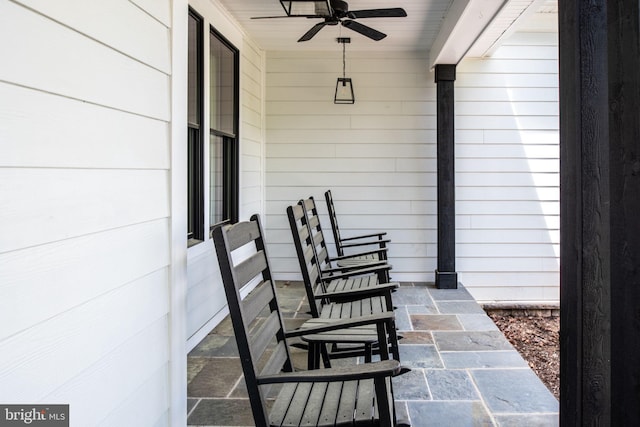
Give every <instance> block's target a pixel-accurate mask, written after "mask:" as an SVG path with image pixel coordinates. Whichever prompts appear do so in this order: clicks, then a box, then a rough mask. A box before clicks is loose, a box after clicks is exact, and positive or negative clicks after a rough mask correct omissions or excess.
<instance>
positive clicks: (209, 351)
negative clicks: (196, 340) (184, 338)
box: [189, 334, 235, 357]
mask: <svg viewBox="0 0 640 427" xmlns="http://www.w3.org/2000/svg"><path fill="white" fill-rule="evenodd" d="M229 340H231V341H234V342H235V339H234V338H230V337H228V336H222V335H217V334H209V335H207V336H206V337H204V339H203V340H202V341H200V344H198V345H197V346H196V347H195V348H194V349H193V350H191V352H190V353H189V357H215V356H216V355H217V353H218V352H219V350H220V348H221V347H223V346H224V345H225V344H227V342H229Z"/></svg>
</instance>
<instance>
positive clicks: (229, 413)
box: [187, 399, 255, 426]
mask: <svg viewBox="0 0 640 427" xmlns="http://www.w3.org/2000/svg"><path fill="white" fill-rule="evenodd" d="M187 423H188V424H189V425H200V426H202V425H205V426H210V425H217V426H253V425H255V423H254V421H253V414H252V413H251V405H250V404H249V399H202V400H201V401H200V402H199V403H198V405H197V406H196V407H195V409H194V410H193V412H192V413H191V415H190V416H189V418H187Z"/></svg>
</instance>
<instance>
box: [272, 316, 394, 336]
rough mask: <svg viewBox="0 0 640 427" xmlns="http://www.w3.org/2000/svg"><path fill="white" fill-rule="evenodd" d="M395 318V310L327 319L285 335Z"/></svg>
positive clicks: (343, 327)
mask: <svg viewBox="0 0 640 427" xmlns="http://www.w3.org/2000/svg"><path fill="white" fill-rule="evenodd" d="M394 318H395V314H394V313H393V312H385V313H380V314H372V315H369V316H358V317H352V318H349V319H338V320H335V321H331V319H327V323H326V324H324V325H317V326H310V327H306V328H298V329H294V330H292V331H287V332H285V337H286V338H292V337H300V336H303V335H313V334H320V333H323V332H331V331H336V330H340V329H345V328H353V327H356V326H365V325H380V324H384V323H388V322H390V321H391V320H393V319H394Z"/></svg>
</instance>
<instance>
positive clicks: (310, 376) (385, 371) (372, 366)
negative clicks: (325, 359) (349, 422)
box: [257, 359, 408, 384]
mask: <svg viewBox="0 0 640 427" xmlns="http://www.w3.org/2000/svg"><path fill="white" fill-rule="evenodd" d="M405 372H408V370H407V368H405V367H404V366H401V365H400V362H398V361H397V360H394V359H390V360H383V361H381V362H372V363H363V364H360V365H348V366H339V367H334V368H327V369H313V370H310V371H299V372H284V373H280V374H276V375H264V376H260V377H258V378H257V380H258V384H282V383H291V382H310V383H316V382H333V381H353V380H367V379H372V378H384V377H395V376H396V375H400V374H402V373H405Z"/></svg>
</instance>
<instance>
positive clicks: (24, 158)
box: [0, 82, 169, 169]
mask: <svg viewBox="0 0 640 427" xmlns="http://www.w3.org/2000/svg"><path fill="white" fill-rule="evenodd" d="M0 122H2V126H0V166H8V167H19V166H20V167H68V168H109V169H114V168H118V169H125V168H128V169H133V168H138V169H168V168H169V137H168V124H167V123H166V122H163V121H159V120H153V119H149V118H146V117H141V116H138V115H135V114H130V113H126V112H122V111H118V110H114V109H111V108H104V107H100V106H97V105H93V104H88V103H86V102H82V101H79V100H74V99H69V98H66V97H64V96H57V95H53V94H50V93H45V92H41V91H38V90H32V89H28V88H24V87H19V86H14V85H11V84H6V83H2V82H0ZM34 123H37V124H38V125H37V126H34ZM112 123H117V124H118V125H117V126H110V125H106V124H112ZM52 135H55V144H54V143H52ZM16 141H20V143H19V144H17V143H15V142H16Z"/></svg>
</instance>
